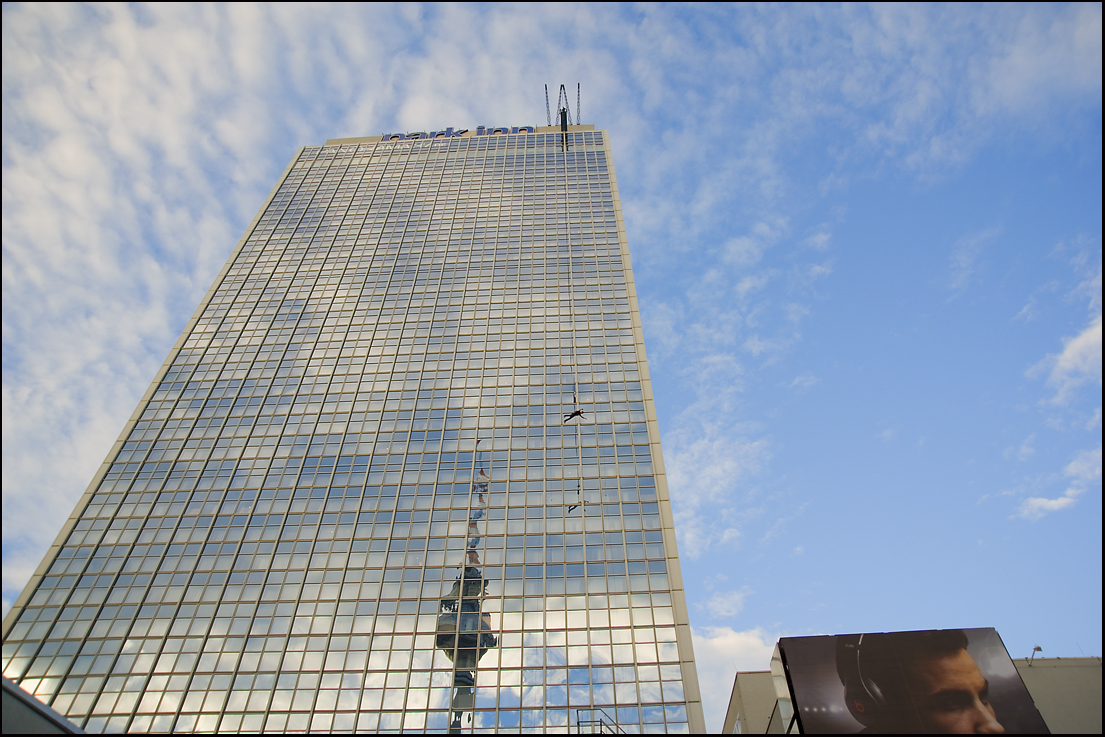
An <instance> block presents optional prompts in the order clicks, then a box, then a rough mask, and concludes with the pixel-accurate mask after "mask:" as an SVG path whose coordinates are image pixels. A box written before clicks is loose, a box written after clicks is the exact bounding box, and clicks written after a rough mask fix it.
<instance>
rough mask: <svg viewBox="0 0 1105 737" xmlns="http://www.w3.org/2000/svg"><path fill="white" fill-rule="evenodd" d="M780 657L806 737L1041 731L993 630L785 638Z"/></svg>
mask: <svg viewBox="0 0 1105 737" xmlns="http://www.w3.org/2000/svg"><path fill="white" fill-rule="evenodd" d="M778 655H779V657H780V659H781V660H782V665H783V672H784V673H785V677H786V690H788V691H789V693H790V697H791V699H792V703H793V709H794V717H795V718H796V724H794V726H795V727H797V728H798V730H800V731H801V732H803V733H806V734H855V733H859V732H865V733H880V734H893V733H907V732H908V733H927V734H1001V733H1011V734H1012V733H1028V732H1031V733H1037V734H1038V733H1047V732H1048V728H1047V725H1046V724H1045V723H1044V720H1043V718H1042V717H1041V716H1040V713H1039V712H1038V711H1037V710H1036V705H1035V704H1034V703H1033V701H1032V697H1031V695H1029V693H1028V689H1027V688H1025V685H1024V682H1023V681H1021V677H1020V675H1019V674H1018V673H1017V669H1016V668H1015V667H1014V665H1013V661H1012V660H1011V659H1010V657H1009V653H1008V652H1007V651H1006V649H1005V645H1004V644H1003V643H1002V641H1001V637H1000V636H999V635H998V633H997V632H996V631H995V630H994V629H993V628H992V627H991V628H981V629H963V630H924V631H919V632H879V633H873V634H862V635H827V636H822V637H784V638H782V639H780V640H779V646H778ZM779 685H780V686H781V685H782V684H781V683H780V684H779ZM780 690H782V689H780ZM788 706H789V705H788ZM788 711H789V709H788ZM788 716H789V715H788Z"/></svg>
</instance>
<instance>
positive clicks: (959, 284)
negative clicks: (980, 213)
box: [948, 226, 1001, 292]
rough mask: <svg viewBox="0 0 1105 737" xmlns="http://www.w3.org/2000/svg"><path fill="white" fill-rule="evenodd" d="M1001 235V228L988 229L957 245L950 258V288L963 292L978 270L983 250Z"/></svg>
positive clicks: (957, 242)
mask: <svg viewBox="0 0 1105 737" xmlns="http://www.w3.org/2000/svg"><path fill="white" fill-rule="evenodd" d="M999 235H1001V228H1000V227H997V226H995V227H991V228H986V229H985V230H981V231H978V232H977V233H970V234H968V235H965V236H963V237H962V238H960V239H959V240H958V241H956V243H955V247H954V248H953V249H952V254H951V257H950V259H949V260H950V267H949V272H950V273H949V275H948V288H949V289H951V290H952V291H953V292H962V291H963V290H964V289H966V288H967V285H968V284H969V283H970V281H971V278H972V277H973V276H974V274H975V272H976V271H977V270H978V260H979V257H980V256H981V255H982V252H983V250H984V249H985V248H986V247H987V246H989V245H990V244H991V243H993V242H994V240H995V239H996V238H997V237H998V236H999Z"/></svg>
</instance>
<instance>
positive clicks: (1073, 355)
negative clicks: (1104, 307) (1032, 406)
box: [1027, 315, 1101, 405]
mask: <svg viewBox="0 0 1105 737" xmlns="http://www.w3.org/2000/svg"><path fill="white" fill-rule="evenodd" d="M1063 343H1064V346H1063V351H1062V352H1061V353H1059V354H1057V355H1056V354H1053V355H1050V356H1048V357H1047V358H1045V359H1044V360H1043V361H1041V362H1040V363H1038V364H1036V365H1035V366H1033V367H1032V368H1030V369H1029V370H1028V372H1027V375H1028V376H1030V377H1033V376H1038V375H1039V374H1040V373H1042V372H1043V371H1048V379H1047V383H1048V385H1049V386H1053V387H1055V390H1056V391H1055V396H1054V397H1052V398H1051V400H1050V401H1051V403H1052V404H1058V405H1064V404H1067V403H1068V402H1070V400H1071V399H1072V398H1073V396H1074V394H1075V392H1076V391H1077V390H1078V388H1079V387H1081V386H1082V385H1083V384H1086V383H1096V384H1097V385H1098V386H1101V315H1097V317H1095V318H1094V319H1093V321H1092V322H1091V323H1090V324H1089V326H1087V327H1086V328H1085V329H1084V330H1083V331H1082V332H1081V333H1079V334H1078V335H1076V336H1074V337H1073V338H1065V339H1064V340H1063Z"/></svg>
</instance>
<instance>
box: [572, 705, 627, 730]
mask: <svg viewBox="0 0 1105 737" xmlns="http://www.w3.org/2000/svg"><path fill="white" fill-rule="evenodd" d="M584 714H586V715H588V716H589V717H590V718H589V719H584V718H583V715H584ZM596 717H597V718H596ZM584 728H586V729H587V731H586V732H584V731H583V730H584ZM576 734H627V732H626V731H625V730H624V729H622V728H621V727H619V726H618V721H617V720H616V719H613V718H612V717H611V716H610V715H609V714H607V713H606V712H605V711H603V710H602V709H576Z"/></svg>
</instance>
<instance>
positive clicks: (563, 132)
mask: <svg viewBox="0 0 1105 737" xmlns="http://www.w3.org/2000/svg"><path fill="white" fill-rule="evenodd" d="M581 87H582V86H581V85H580V83H578V82H577V83H576V114H575V121H574V122H573V121H572V107H571V103H569V101H568V88H567V87H566V86H565V85H560V93H559V94H558V95H557V97H556V119H557V121H558V122H559V123H560V143H561V146H562V148H563V150H565V151H567V150H568V126H570V125H579V124H580V123H581V122H582V121H581V119H580V117H579V105H580V96H581ZM545 119H546V121H547V122H548V124H549V126H550V127H551V126H552V124H553V119H552V108H551V107H550V106H549V86H548V85H545Z"/></svg>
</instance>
